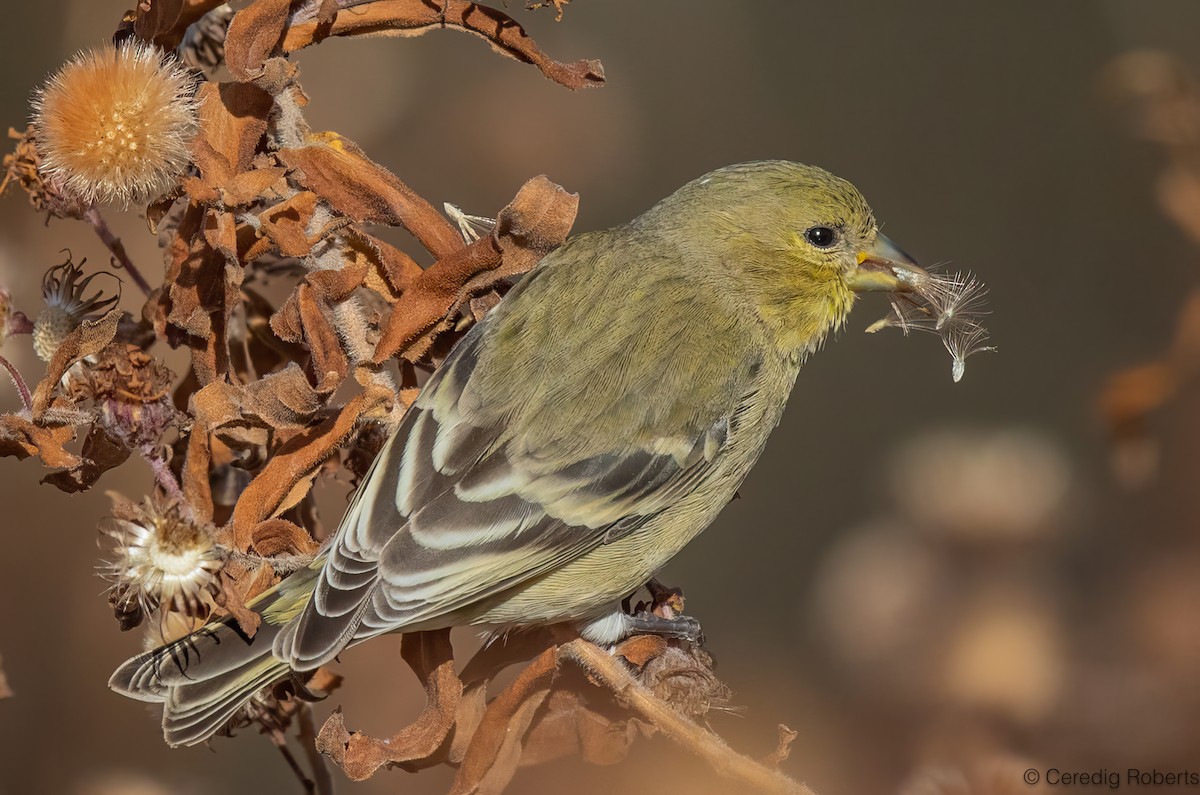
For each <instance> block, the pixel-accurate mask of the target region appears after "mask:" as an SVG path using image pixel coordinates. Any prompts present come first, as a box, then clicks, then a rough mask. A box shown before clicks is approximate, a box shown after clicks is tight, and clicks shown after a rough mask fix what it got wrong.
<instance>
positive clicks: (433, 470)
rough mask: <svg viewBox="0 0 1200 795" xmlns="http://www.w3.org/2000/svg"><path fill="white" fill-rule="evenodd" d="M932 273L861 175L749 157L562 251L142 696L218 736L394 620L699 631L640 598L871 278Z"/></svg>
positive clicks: (595, 631)
mask: <svg viewBox="0 0 1200 795" xmlns="http://www.w3.org/2000/svg"><path fill="white" fill-rule="evenodd" d="M925 277H926V274H925V272H924V271H922V270H921V269H920V268H918V267H917V266H916V265H914V264H913V263H912V262H911V261H910V260H909V259H908V258H907V257H905V256H904V255H903V254H901V253H900V252H899V251H898V250H897V249H896V248H895V247H894V246H892V245H891V244H890V243H889V242H888V241H887V240H886V239H885V238H884V237H883V236H882V235H880V234H879V230H878V226H877V224H876V222H875V218H874V216H873V215H872V213H871V210H870V208H869V207H868V206H867V203H866V201H865V200H864V199H863V197H862V195H861V194H860V193H859V192H858V190H856V189H855V188H854V186H853V185H851V184H850V183H849V182H846V181H845V180H842V179H839V178H838V177H835V176H833V175H832V174H830V173H828V172H826V171H823V170H821V169H819V168H814V167H812V166H805V165H800V164H798V163H791V162H786V161H762V162H753V163H744V164H741V165H735V166H730V167H727V168H722V169H719V170H717V171H714V172H712V173H710V174H708V175H707V176H704V177H701V178H700V179H697V180H695V181H694V182H691V183H689V184H687V185H685V186H684V187H682V188H680V189H679V190H678V191H676V192H675V193H674V194H672V195H671V196H669V197H668V198H666V199H664V200H663V201H661V202H659V203H658V204H657V205H655V206H654V207H653V208H652V209H650V210H649V211H648V212H646V213H645V214H643V215H641V216H640V217H638V218H636V219H635V220H633V221H631V222H630V223H628V224H625V225H624V226H619V227H616V228H614V229H609V230H607V231H603V232H594V233H590V234H582V235H579V236H577V237H573V238H571V239H570V240H568V241H567V242H566V243H565V244H564V245H563V246H561V247H560V248H558V249H557V250H555V251H554V252H552V253H551V254H549V255H547V256H546V257H545V258H544V259H543V260H542V261H541V263H539V264H538V266H537V267H536V268H535V269H534V270H533V271H531V272H530V273H529V274H528V275H526V276H525V277H524V278H523V279H522V280H521V282H520V283H519V284H518V285H517V286H516V287H514V288H513V290H512V291H511V292H510V293H509V294H508V296H507V297H506V298H505V299H504V301H503V302H501V304H500V305H499V306H498V307H497V308H496V309H495V310H494V311H493V312H492V313H491V314H490V315H488V317H487V318H486V319H485V320H483V321H482V322H481V323H479V324H478V325H476V326H475V327H474V328H473V329H472V330H471V331H470V333H468V334H467V335H466V336H465V337H464V338H463V340H462V341H461V342H460V343H459V344H458V346H457V347H456V348H455V349H454V351H453V352H452V353H451V355H450V356H449V357H448V358H447V359H446V362H445V363H444V364H443V365H442V367H441V368H440V369H439V370H438V372H437V373H436V374H435V375H434V376H433V378H431V379H430V381H429V383H428V384H427V385H426V386H425V388H424V390H423V391H422V392H421V395H420V397H419V398H418V399H417V401H416V403H415V404H414V405H413V407H412V408H411V409H410V410H409V412H408V413H407V414H406V415H405V417H404V420H403V422H402V423H401V424H400V426H399V427H398V428H397V429H396V431H395V433H393V434H392V436H391V438H390V439H389V441H388V442H387V444H386V445H385V446H384V448H383V450H382V451H381V452H380V453H379V456H378V457H377V458H376V460H375V463H374V464H373V465H372V467H371V471H370V473H369V474H368V475H367V477H366V478H365V479H364V482H363V484H362V486H361V488H360V489H359V491H358V493H357V495H356V496H355V498H354V500H353V502H352V503H351V505H350V508H349V510H348V511H347V512H346V515H345V517H344V518H343V519H342V523H341V525H340V526H339V528H338V531H337V534H336V535H335V537H334V538H333V539H332V541H331V542H330V544H329V545H328V546H327V547H326V549H325V550H324V551H323V552H322V553H321V554H320V555H319V556H318V557H317V559H316V560H315V561H314V562H313V564H312V565H311V566H310V567H309V568H308V569H306V570H303V571H301V572H298V573H296V574H294V575H292V576H290V577H288V578H287V579H286V580H284V581H283V582H282V583H280V585H279V586H277V587H276V588H275V589H274V590H273V591H270V592H268V593H267V594H265V595H264V596H263V597H262V598H260V599H259V600H258V601H257V602H256V603H255V604H254V605H253V607H254V609H255V610H256V611H258V612H259V613H260V614H261V615H262V616H263V622H262V625H261V627H260V628H259V630H258V633H257V634H256V635H255V636H254V638H253V639H251V640H247V639H246V638H245V637H244V636H243V635H242V634H241V633H240V632H238V630H237V629H236V625H235V624H234V623H233V622H232V621H230V620H229V619H225V620H222V621H217V622H213V623H211V624H209V625H208V626H206V627H204V628H203V629H201V630H200V631H198V632H196V633H194V634H193V635H191V636H190V637H188V638H185V639H184V640H181V641H178V642H176V643H174V644H171V645H168V646H165V647H162V648H159V649H156V650H153V651H150V652H147V653H145V654H142V655H139V656H137V657H134V658H133V659H131V660H129V661H128V662H126V663H125V664H124V665H122V666H121V667H120V668H119V669H118V670H117V671H116V672H115V673H114V674H113V676H112V679H111V681H110V683H109V684H110V686H111V687H112V688H113V689H115V690H117V691H118V692H120V693H123V694H125V695H127V696H130V697H132V698H136V699H142V700H145V701H156V702H162V703H163V730H164V733H165V735H166V739H167V742H168V743H170V744H171V745H192V744H195V743H199V742H203V741H204V740H206V739H207V738H209V737H210V736H211V735H212V734H213V733H214V732H216V731H218V730H220V729H221V728H222V727H223V726H224V725H226V724H227V723H228V722H229V720H230V718H231V717H232V716H233V715H234V714H235V713H236V712H237V711H238V709H239V708H240V707H241V706H242V705H243V704H244V703H245V702H246V701H247V700H248V699H250V698H251V697H252V696H253V695H254V694H255V693H257V692H258V691H259V690H261V689H262V688H264V687H266V686H268V685H271V684H272V683H273V682H276V681H278V680H280V679H282V678H284V677H286V676H287V675H288V674H289V672H290V670H299V671H304V670H310V669H313V668H316V667H317V666H320V665H322V664H324V663H327V662H329V661H330V660H332V659H333V658H334V657H335V656H337V655H338V654H339V653H340V652H341V651H342V650H343V649H345V648H346V647H347V646H349V645H351V644H354V643H358V642H360V641H363V640H366V639H368V638H372V637H375V636H376V635H382V634H384V633H388V632H398V631H411V630H424V629H435V628H441V627H447V626H459V625H490V626H492V627H501V628H512V627H521V626H528V625H536V624H546V623H556V622H569V623H572V624H574V625H575V626H576V627H577V628H578V629H579V631H580V633H581V634H582V635H583V637H585V638H588V639H590V640H593V641H595V642H597V643H602V644H610V643H614V642H616V641H618V640H620V639H622V638H624V637H626V636H628V635H630V634H633V633H635V632H658V633H663V634H674V635H680V636H685V637H694V636H695V634H696V632H697V629H698V628H697V626H696V624H695V622H694V621H692V620H691V619H687V618H680V619H662V618H657V617H655V616H652V615H639V616H631V615H628V614H626V613H625V612H623V611H622V609H621V605H620V603H621V600H622V599H624V598H625V597H626V596H628V595H629V594H631V593H632V592H634V591H635V590H637V589H638V588H639V587H641V586H642V585H643V584H645V583H646V582H647V580H649V579H650V578H651V577H652V576H653V575H654V573H655V572H656V571H657V570H658V569H659V568H660V567H661V566H662V565H663V564H665V563H666V562H667V561H668V560H670V559H671V557H672V556H673V555H675V554H676V553H677V552H679V550H680V549H682V548H683V546H684V545H685V544H687V543H688V542H689V541H690V540H692V539H693V538H694V537H695V536H696V535H697V534H698V533H699V532H700V531H701V530H703V529H704V528H705V527H707V526H708V525H709V524H710V523H711V522H712V521H713V519H714V518H715V517H716V516H717V514H718V513H719V512H720V511H721V509H722V508H723V507H724V506H725V504H726V503H728V502H729V500H730V499H731V498H732V497H733V495H734V492H735V491H736V490H737V488H738V486H739V484H740V483H741V482H742V480H743V479H744V478H745V477H746V474H747V473H748V472H749V471H750V468H751V467H752V466H753V465H754V462H755V461H756V460H757V459H758V457H759V454H760V453H761V452H762V450H763V447H764V445H765V444H766V442H767V437H768V436H770V434H771V430H772V429H773V428H774V427H775V426H776V425H777V424H778V423H779V419H780V415H781V414H782V413H783V408H784V404H785V403H786V402H787V399H788V395H789V394H790V393H791V391H792V385H793V383H794V382H795V380H796V375H797V373H798V372H799V370H800V366H801V365H802V364H803V362H804V360H805V359H806V357H807V356H808V355H809V354H811V353H812V352H813V351H815V350H816V349H817V348H818V347H820V345H821V343H822V341H823V340H824V339H825V337H826V335H827V334H828V333H829V332H830V331H831V330H834V329H837V328H838V327H839V326H841V325H842V324H843V322H844V321H845V319H846V316H847V314H848V313H849V311H850V308H851V307H852V306H853V304H854V300H855V294H856V293H857V292H860V291H864V290H889V291H900V290H905V289H907V288H908V287H909V286H911V285H913V284H915V283H917V282H919V281H920V280H921V279H924V278H925Z"/></svg>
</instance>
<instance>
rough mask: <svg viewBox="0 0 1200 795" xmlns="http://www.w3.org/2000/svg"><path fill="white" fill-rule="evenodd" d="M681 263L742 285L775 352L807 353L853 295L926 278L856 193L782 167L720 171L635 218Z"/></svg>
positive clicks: (807, 170)
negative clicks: (656, 232) (712, 263)
mask: <svg viewBox="0 0 1200 795" xmlns="http://www.w3.org/2000/svg"><path fill="white" fill-rule="evenodd" d="M641 221H642V223H643V224H654V225H656V226H658V227H659V228H660V229H665V228H670V229H672V230H675V231H674V232H673V233H672V237H674V238H675V241H674V242H675V243H676V245H678V246H679V247H680V248H681V249H682V250H683V253H684V254H685V256H688V258H689V259H692V260H693V261H695V258H696V257H704V258H705V259H711V257H712V253H711V252H716V254H717V257H718V258H719V265H720V266H721V269H723V270H724V271H725V272H728V273H733V274H736V275H737V282H738V283H739V284H744V285H746V288H747V289H748V290H749V291H750V297H751V300H752V301H753V302H754V303H755V304H756V305H757V307H758V309H759V312H760V313H761V315H762V318H763V320H764V321H765V322H766V323H767V325H768V327H769V328H771V329H772V330H773V331H774V332H775V336H776V339H777V340H778V341H779V344H780V346H781V348H784V349H786V350H790V351H797V352H801V353H804V352H808V351H811V350H813V349H814V348H816V347H817V346H819V345H820V343H821V341H822V340H823V339H824V337H825V335H826V334H827V333H828V332H829V331H830V330H831V329H836V328H838V327H840V326H841V325H842V324H843V323H844V322H845V320H846V316H847V315H848V314H849V312H850V309H851V307H852V306H853V304H854V300H855V297H856V295H857V294H858V293H860V292H869V291H870V292H874V291H887V292H903V291H908V290H910V289H912V288H913V286H915V285H917V284H918V283H920V282H921V280H923V279H926V278H928V274H927V273H926V272H925V271H924V270H922V269H921V268H920V267H918V266H917V264H916V263H915V262H913V261H912V259H911V258H909V257H908V256H907V255H906V254H904V252H903V251H901V250H900V249H899V248H898V247H896V246H895V245H894V244H893V243H892V242H891V241H890V240H888V239H887V238H886V237H884V236H883V235H881V234H880V233H879V228H878V225H877V224H876V222H875V216H874V214H873V213H872V212H871V208H870V207H869V206H868V205H867V202H866V200H865V199H864V198H863V196H862V194H861V193H859V192H858V189H857V188H855V187H854V186H853V185H851V184H850V183H849V182H847V181H846V180H844V179H841V178H839V177H836V176H834V175H833V174H830V173H829V172H828V171H825V170H824V169H820V168H816V167H814V166H806V165H802V164H800V163H792V162H788V161H783V160H768V161H759V162H753V163H742V164H739V165H734V166H728V167H726V168H722V169H718V170H717V171H714V172H712V173H710V174H707V175H705V176H703V177H701V178H699V179H697V180H695V181H693V182H691V183H689V184H687V185H685V186H684V187H683V188H680V189H679V190H678V191H676V193H675V194H673V195H672V196H671V197H669V198H668V199H666V200H664V201H663V202H661V203H660V204H659V205H658V206H657V207H655V208H654V209H653V210H652V211H651V212H649V213H647V214H646V215H645V216H643V219H641Z"/></svg>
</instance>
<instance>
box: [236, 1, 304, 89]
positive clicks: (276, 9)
mask: <svg viewBox="0 0 1200 795" xmlns="http://www.w3.org/2000/svg"><path fill="white" fill-rule="evenodd" d="M291 5H292V2H291V0H257V2H255V3H251V4H250V5H249V6H247V7H246V8H243V9H242V10H241V11H238V12H237V14H235V15H234V17H233V21H232V22H230V23H229V32H228V33H226V34H225V65H226V67H228V69H229V73H230V74H231V75H233V77H234V78H235V79H236V80H240V81H247V80H253V79H254V78H256V77H258V76H260V75H261V74H262V71H263V63H264V62H265V61H266V60H267V58H269V57H270V56H271V53H272V52H274V50H275V48H276V47H277V46H278V45H279V39H280V38H281V37H282V36H283V29H284V26H285V25H286V24H287V19H288V9H289V8H290V7H291Z"/></svg>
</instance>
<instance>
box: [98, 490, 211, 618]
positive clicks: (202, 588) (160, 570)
mask: <svg viewBox="0 0 1200 795" xmlns="http://www.w3.org/2000/svg"><path fill="white" fill-rule="evenodd" d="M139 514H140V516H139V517H138V518H137V520H136V521H131V520H127V519H115V518H109V519H105V520H104V521H103V522H102V523H101V525H100V532H101V533H102V534H103V535H104V536H106V537H107V538H108V539H110V541H111V543H112V548H111V553H112V555H113V559H112V560H111V561H108V562H106V563H105V564H104V565H103V566H102V567H101V573H102V575H103V576H104V577H105V579H107V580H109V581H110V582H112V583H113V586H112V587H113V592H114V594H115V595H116V597H117V600H118V602H120V605H119V606H123V607H126V608H128V607H130V606H135V605H136V607H139V608H140V609H141V611H142V612H143V613H144V614H150V613H153V612H154V611H156V610H160V609H161V611H162V612H163V613H164V614H166V613H169V612H177V613H182V614H184V615H189V616H205V615H207V614H208V612H209V610H210V609H211V601H210V597H211V595H212V594H214V593H216V590H217V579H216V577H217V572H219V571H220V569H221V566H222V564H223V557H224V556H223V554H222V553H221V550H220V549H219V548H218V547H217V545H216V543H215V542H214V540H213V534H212V531H211V528H208V527H204V526H200V525H196V524H194V523H191V522H188V521H185V520H184V519H182V518H181V517H179V516H177V515H176V514H175V512H173V511H171V510H169V509H163V508H160V507H158V506H155V505H154V504H153V503H152V502H150V501H149V500H147V501H146V502H144V503H143V504H142V505H141V506H140V508H139Z"/></svg>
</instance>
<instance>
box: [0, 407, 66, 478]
mask: <svg viewBox="0 0 1200 795" xmlns="http://www.w3.org/2000/svg"><path fill="white" fill-rule="evenodd" d="M74 438H75V428H74V427H73V426H71V425H54V426H49V427H47V426H42V425H36V424H34V423H33V422H30V421H29V420H27V419H25V418H24V417H19V416H17V415H16V414H2V415H0V456H10V455H11V456H15V457H16V458H18V459H21V458H27V457H29V456H31V455H36V456H38V457H39V458H41V459H42V463H43V464H45V465H46V466H48V467H54V468H60V467H62V468H68V469H69V468H72V467H77V466H79V465H80V463H82V462H81V461H80V459H79V456H77V455H74V454H72V453H69V452H67V451H66V450H64V449H63V445H65V444H67V443H68V442H70V441H71V440H72V439H74Z"/></svg>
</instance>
